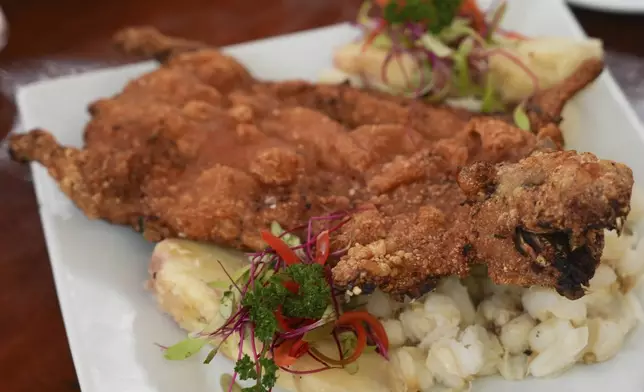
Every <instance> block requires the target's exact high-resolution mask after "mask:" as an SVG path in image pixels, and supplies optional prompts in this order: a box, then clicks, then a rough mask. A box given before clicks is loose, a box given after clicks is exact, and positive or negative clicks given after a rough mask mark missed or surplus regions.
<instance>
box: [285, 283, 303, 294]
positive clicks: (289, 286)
mask: <svg viewBox="0 0 644 392" xmlns="http://www.w3.org/2000/svg"><path fill="white" fill-rule="evenodd" d="M282 286H284V288H285V289H286V290H288V291H290V292H291V294H297V292H298V291H300V285H299V284H297V283H295V282H293V281H292V280H286V281H284V282H282Z"/></svg>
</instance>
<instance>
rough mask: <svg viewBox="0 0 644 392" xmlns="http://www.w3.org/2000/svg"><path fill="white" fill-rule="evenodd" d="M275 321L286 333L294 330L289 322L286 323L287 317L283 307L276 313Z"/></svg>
mask: <svg viewBox="0 0 644 392" xmlns="http://www.w3.org/2000/svg"><path fill="white" fill-rule="evenodd" d="M275 319H276V320H277V325H278V326H279V327H280V330H282V331H284V332H288V331H292V330H293V328H291V326H290V325H288V322H287V321H286V317H284V314H283V313H282V306H280V307H279V308H278V309H277V310H276V311H275Z"/></svg>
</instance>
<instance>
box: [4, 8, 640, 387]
mask: <svg viewBox="0 0 644 392" xmlns="http://www.w3.org/2000/svg"><path fill="white" fill-rule="evenodd" d="M359 3H360V0H263V1H261V2H254V4H251V2H237V1H233V0H181V1H176V0H110V1H100V0H95V1H87V0H56V1H54V0H4V1H3V0H0V5H2V7H3V8H4V11H5V13H6V15H7V18H8V19H9V24H10V40H9V44H8V46H7V47H6V48H5V49H4V51H2V52H1V53H0V68H1V72H0V87H1V91H2V93H3V97H2V100H1V101H0V140H1V139H2V138H3V137H4V136H5V135H6V134H7V133H8V132H9V131H10V130H11V129H12V127H13V126H19V119H18V118H17V116H16V113H15V109H14V106H13V104H12V101H13V93H14V91H15V88H16V86H19V85H21V84H24V83H28V82H31V81H34V80H37V79H42V78H50V77H55V76H58V75H64V74H69V73H74V72H80V71H83V70H88V69H93V68H97V67H103V66H106V65H110V64H117V63H122V62H126V61H134V60H136V59H132V58H129V59H128V58H124V57H123V56H120V55H119V54H117V53H116V52H115V51H114V50H113V49H112V48H111V45H110V36H111V34H112V33H113V32H114V31H115V30H116V29H118V28H121V27H124V26H129V25H136V24H151V25H154V26H156V27H158V28H160V29H161V30H162V31H164V32H165V33H168V34H175V35H181V36H184V37H187V38H193V39H198V40H202V41H205V42H209V43H212V44H217V45H226V44H232V43H235V42H241V41H246V40H252V39H256V38H260V37H264V36H268V35H276V34H282V33H287V32H291V31H297V30H303V29H307V28H311V27H316V26H322V25H327V24H331V23H335V22H340V21H345V20H350V19H352V18H353V17H354V15H355V12H356V10H357V8H358V5H359ZM248 9H254V11H251V12H249V11H247V10H248ZM575 14H576V15H577V17H578V18H579V20H580V21H581V23H582V25H583V26H584V28H585V29H586V31H587V32H588V33H589V34H590V35H592V36H596V37H600V38H602V39H603V40H604V42H605V46H606V49H607V51H608V64H609V67H610V68H611V70H612V71H613V73H614V75H615V76H616V77H617V80H618V82H619V84H620V85H621V86H622V88H623V89H624V90H625V91H626V94H627V95H628V98H629V99H630V101H631V103H632V104H633V105H634V106H635V108H636V109H637V111H638V113H639V114H640V116H642V118H644V45H643V44H642V42H643V41H644V40H643V38H644V29H642V28H641V25H642V23H644V16H617V15H607V14H599V13H594V12H589V11H582V10H575ZM63 94H64V93H63V92H61V96H63ZM79 110H80V109H79ZM0 374H1V375H2V381H1V382H0V385H2V386H1V387H0V389H1V390H3V391H7V392H21V391H25V392H32V391H38V392H57V391H60V392H71V391H78V390H80V388H79V386H78V382H77V380H76V375H75V372H74V367H73V364H72V359H71V355H70V352H69V348H68V345H67V339H66V337H65V331H64V327H63V322H62V318H61V315H60V310H59V307H58V302H57V300H56V293H55V291H54V284H53V280H52V276H51V270H50V267H49V261H48V258H47V251H46V248H45V244H44V240H43V234H42V230H41V228H40V219H39V218H38V206H37V204H36V199H35V197H34V193H33V190H32V184H31V181H30V175H29V171H28V169H27V167H26V166H20V165H17V164H15V163H12V162H11V161H10V160H9V157H8V155H7V152H6V148H5V147H4V146H3V147H0ZM115 392H118V391H115Z"/></svg>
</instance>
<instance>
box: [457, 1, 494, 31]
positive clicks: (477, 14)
mask: <svg viewBox="0 0 644 392" xmlns="http://www.w3.org/2000/svg"><path fill="white" fill-rule="evenodd" d="M459 13H460V14H461V15H462V16H466V17H468V18H470V20H471V22H472V27H473V28H474V30H476V31H477V32H478V33H479V34H483V33H485V29H486V28H487V23H485V15H484V14H483V12H482V11H481V9H480V8H479V6H478V4H476V0H465V1H463V4H461V9H460V11H459Z"/></svg>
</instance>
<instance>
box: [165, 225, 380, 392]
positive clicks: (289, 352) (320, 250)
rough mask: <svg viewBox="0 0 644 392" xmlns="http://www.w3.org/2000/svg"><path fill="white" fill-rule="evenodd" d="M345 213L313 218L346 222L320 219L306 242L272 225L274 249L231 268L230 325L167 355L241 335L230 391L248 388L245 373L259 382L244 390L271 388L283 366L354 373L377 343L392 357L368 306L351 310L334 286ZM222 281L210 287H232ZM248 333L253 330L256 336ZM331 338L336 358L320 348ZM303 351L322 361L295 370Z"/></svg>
mask: <svg viewBox="0 0 644 392" xmlns="http://www.w3.org/2000/svg"><path fill="white" fill-rule="evenodd" d="M345 218H346V214H342V213H341V214H333V215H329V216H328V217H320V218H313V220H314V221H316V222H317V223H316V224H315V225H319V223H320V222H325V221H326V222H328V223H329V224H330V222H332V221H333V220H337V219H340V220H341V222H340V223H339V224H336V225H335V226H332V227H330V228H329V229H327V230H323V231H322V232H320V233H319V234H317V235H314V234H313V233H312V227H313V226H315V225H314V224H313V220H312V221H311V222H309V225H308V228H309V229H308V233H307V236H306V238H307V241H306V242H305V243H304V244H302V243H301V242H300V240H299V238H298V237H297V236H295V235H294V234H293V233H290V232H287V231H284V230H283V229H282V228H281V226H279V224H277V223H274V224H273V225H271V229H272V230H271V231H272V233H271V232H267V231H264V232H262V239H263V240H264V241H265V242H266V243H267V244H268V245H269V247H268V248H267V249H265V250H264V251H262V252H259V253H256V254H253V255H251V263H250V265H249V266H246V267H244V268H242V269H240V270H239V271H236V272H235V273H233V274H228V272H226V274H227V275H228V277H229V279H230V281H229V282H228V290H227V291H225V292H224V294H223V296H222V303H221V306H220V309H219V311H220V313H221V314H222V315H223V316H224V317H225V318H227V321H226V322H225V323H224V325H223V326H222V327H220V328H219V329H217V330H216V331H215V332H212V333H208V332H204V333H203V334H202V335H203V336H197V337H190V338H188V339H187V340H185V341H183V342H180V343H177V344H176V345H174V346H172V347H169V348H168V349H167V350H166V357H168V358H170V359H185V358H187V357H189V356H191V355H193V354H194V353H196V352H197V351H199V350H200V349H201V348H202V347H203V346H205V345H206V344H207V342H209V341H217V342H222V341H225V340H226V339H227V338H229V337H230V336H232V335H233V334H234V333H237V334H239V336H240V343H239V354H238V360H237V361H236V363H235V373H234V374H233V375H232V377H231V378H230V379H228V378H227V379H226V383H227V385H229V387H228V392H232V391H233V390H234V389H238V388H240V387H239V386H238V385H237V384H236V383H235V380H236V379H237V378H239V379H240V380H243V381H246V380H254V381H255V383H254V384H253V385H252V386H251V387H247V388H243V389H242V391H243V392H269V391H271V390H272V388H273V387H274V386H275V383H276V381H277V370H278V369H282V370H283V371H286V372H292V373H296V374H308V373H315V372H319V371H323V370H326V369H331V368H333V367H342V368H346V369H347V371H350V372H353V371H355V370H356V369H357V367H356V366H355V364H354V363H353V362H355V361H356V360H357V359H358V357H359V356H360V355H361V354H362V353H363V352H365V350H367V349H369V347H373V349H375V350H377V351H378V353H380V354H381V355H383V356H384V357H385V358H386V357H387V350H388V340H387V336H386V334H385V333H384V328H383V327H382V325H381V324H380V322H379V321H378V320H377V319H376V318H375V317H373V316H372V315H370V314H368V313H366V312H364V311H347V312H344V313H343V312H342V310H341V309H340V308H339V305H338V301H337V299H336V298H335V297H334V295H339V294H338V292H335V293H334V290H333V289H332V284H331V283H332V282H331V273H330V267H329V266H328V265H327V260H328V258H329V257H331V256H337V255H339V254H340V253H331V252H330V239H329V233H330V232H333V231H334V230H337V229H338V228H339V227H341V226H342V225H343V224H344V223H346V221H347V219H345ZM222 283H223V282H212V283H210V284H209V285H210V287H212V288H213V289H220V290H221V289H224V288H225V287H226V286H225V285H224V284H222ZM245 336H249V340H248V341H246V340H245V339H244V337H245ZM327 338H333V340H335V341H336V344H337V346H338V356H339V358H330V357H328V356H326V355H324V354H322V353H321V352H319V351H318V350H317V349H316V347H315V343H316V341H318V340H324V339H327ZM220 344H221V343H220ZM369 344H371V345H375V346H368V345H369ZM245 345H250V353H244V346H245ZM247 347H248V346H247ZM217 351H218V349H217V347H216V348H214V349H213V350H212V351H211V352H210V353H209V354H208V357H207V358H206V361H204V362H205V363H208V362H210V360H212V358H213V357H214V356H215V355H216V354H217ZM303 355H310V356H312V357H313V358H314V359H316V361H317V362H319V363H321V364H322V367H321V368H318V369H310V370H300V369H298V370H293V369H290V366H291V365H293V364H294V363H295V362H296V361H297V360H298V358H300V357H302V356H303Z"/></svg>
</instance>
